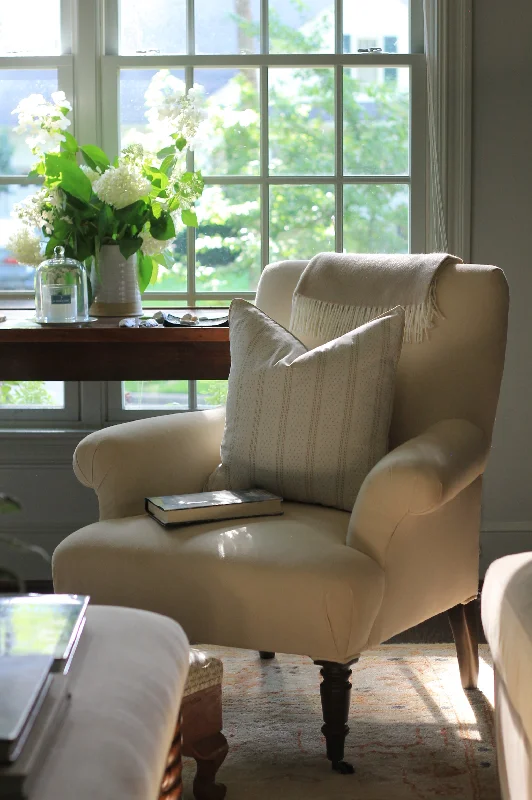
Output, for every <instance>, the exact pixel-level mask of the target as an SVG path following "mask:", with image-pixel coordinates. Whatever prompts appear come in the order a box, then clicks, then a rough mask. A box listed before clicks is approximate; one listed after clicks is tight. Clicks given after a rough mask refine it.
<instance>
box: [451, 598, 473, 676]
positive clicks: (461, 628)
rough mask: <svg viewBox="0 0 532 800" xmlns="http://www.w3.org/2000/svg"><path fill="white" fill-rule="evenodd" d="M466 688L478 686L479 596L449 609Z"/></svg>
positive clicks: (461, 673) (461, 674) (459, 663)
mask: <svg viewBox="0 0 532 800" xmlns="http://www.w3.org/2000/svg"><path fill="white" fill-rule="evenodd" d="M448 614H449V622H450V623H451V629H452V632H453V636H454V641H455V644H456V655H457V656H458V666H459V668H460V678H461V680H462V686H463V688H464V689H476V688H477V686H478V598H475V600H472V601H471V602H470V603H466V604H465V605H462V604H460V605H458V606H453V608H450V609H449V611H448Z"/></svg>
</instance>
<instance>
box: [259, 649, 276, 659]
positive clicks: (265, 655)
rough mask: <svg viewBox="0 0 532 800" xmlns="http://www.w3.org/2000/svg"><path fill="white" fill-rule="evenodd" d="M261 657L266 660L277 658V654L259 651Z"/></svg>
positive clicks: (269, 651)
mask: <svg viewBox="0 0 532 800" xmlns="http://www.w3.org/2000/svg"><path fill="white" fill-rule="evenodd" d="M259 656H260V657H261V658H264V659H268V658H275V653H272V652H271V650H259Z"/></svg>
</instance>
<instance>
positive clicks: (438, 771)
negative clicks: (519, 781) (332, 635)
mask: <svg viewBox="0 0 532 800" xmlns="http://www.w3.org/2000/svg"><path fill="white" fill-rule="evenodd" d="M205 649H206V650H207V651H208V652H210V653H212V654H213V655H216V656H218V657H219V658H221V659H222V660H223V663H224V672H225V674H224V732H225V735H226V736H227V739H228V741H229V754H228V756H227V759H226V762H225V764H224V765H223V766H222V768H221V769H220V772H219V777H220V780H222V781H223V782H224V783H225V784H226V785H227V788H228V791H227V800H251V799H253V800H272V799H273V800H407V798H408V800H412V799H414V800H415V799H416V798H417V799H418V800H425V799H426V800H429V798H430V800H432V799H433V798H439V799H440V800H442V799H444V798H449V799H450V798H460V800H500V792H499V785H498V778H497V766H496V759H495V746H494V728H493V709H492V701H493V672H492V669H491V666H490V660H489V655H488V650H487V647H486V646H482V647H481V672H480V688H481V690H480V691H473V692H467V693H466V692H464V691H463V690H462V687H461V685H460V677H459V673H458V665H457V661H456V652H455V650H454V647H453V646H451V645H434V644H430V645H386V646H383V647H380V648H378V649H376V650H373V651H371V652H369V653H366V654H364V655H363V657H362V658H361V659H360V661H359V662H358V664H355V665H354V666H353V675H352V678H351V681H352V684H353V691H352V694H351V713H350V728H351V732H350V734H349V736H348V739H347V744H346V760H348V761H350V762H351V763H352V764H354V765H355V770H356V771H355V774H354V775H339V774H337V773H335V772H332V771H331V769H330V765H329V762H328V761H327V760H326V758H325V755H324V754H325V746H324V740H323V736H322V734H321V732H320V728H321V725H322V719H321V706H320V695H319V680H320V679H319V669H318V668H317V667H315V666H314V665H313V664H312V662H311V661H310V659H307V658H302V657H300V656H290V655H278V656H277V657H276V658H275V659H273V660H271V661H260V660H259V657H258V654H257V653H254V652H251V651H248V650H234V649H224V648H215V647H206V648H205ZM193 775H194V762H190V761H188V760H187V763H185V765H184V785H185V798H186V800H192V793H191V785H192V778H193Z"/></svg>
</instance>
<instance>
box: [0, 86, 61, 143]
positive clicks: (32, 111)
mask: <svg viewBox="0 0 532 800" xmlns="http://www.w3.org/2000/svg"><path fill="white" fill-rule="evenodd" d="M71 109H72V106H71V105H70V103H69V102H68V100H67V99H66V97H65V93H64V92H53V94H52V100H51V102H50V101H48V100H45V99H44V97H43V96H42V94H30V96H29V97H25V98H24V99H23V100H21V101H20V103H19V104H18V106H17V107H16V108H15V109H14V111H12V113H13V114H18V126H17V127H16V128H15V131H16V133H27V134H28V136H27V137H26V141H27V143H28V145H29V146H30V148H31V151H32V153H34V154H35V155H40V154H42V153H52V152H54V151H57V150H59V148H60V146H61V142H64V141H65V136H64V135H63V133H62V131H65V130H66V129H67V128H68V127H69V125H70V124H71V123H70V120H69V119H67V118H66V116H65V113H64V111H67V112H68V111H70V110H71Z"/></svg>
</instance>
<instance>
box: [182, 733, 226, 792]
mask: <svg viewBox="0 0 532 800" xmlns="http://www.w3.org/2000/svg"><path fill="white" fill-rule="evenodd" d="M227 750H228V745H227V739H226V738H225V736H224V735H223V733H216V734H214V736H211V737H210V738H209V739H203V740H202V741H200V742H195V743H194V744H193V745H192V746H191V747H190V748H188V749H187V752H186V755H191V756H192V757H193V758H194V759H195V760H196V765H197V769H196V777H195V778H194V783H193V785H192V791H193V792H194V797H195V798H196V800H222V798H224V797H225V793H226V787H225V786H224V784H223V783H216V773H217V772H218V770H219V769H220V766H221V765H222V763H223V761H224V759H225V757H226V755H227Z"/></svg>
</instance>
